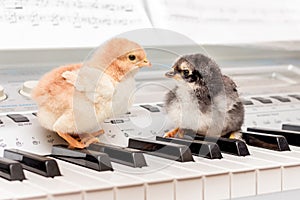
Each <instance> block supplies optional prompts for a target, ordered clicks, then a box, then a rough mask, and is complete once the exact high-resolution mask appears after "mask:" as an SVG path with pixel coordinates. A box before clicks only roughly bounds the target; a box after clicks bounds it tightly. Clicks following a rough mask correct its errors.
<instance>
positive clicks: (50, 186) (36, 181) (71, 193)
mask: <svg viewBox="0 0 300 200" xmlns="http://www.w3.org/2000/svg"><path fill="white" fill-rule="evenodd" d="M24 173H25V176H26V177H27V179H28V182H29V183H30V184H31V185H33V186H35V187H37V188H39V190H41V191H44V192H46V193H47V194H48V195H49V196H50V197H51V198H53V199H55V200H68V199H72V200H73V199H74V200H82V198H83V195H82V193H81V189H80V188H79V186H78V185H76V184H75V183H74V184H71V183H67V182H66V181H63V179H64V177H63V176H56V177H54V178H47V177H43V176H41V175H38V174H34V173H32V172H29V171H26V170H25V171H24Z"/></svg>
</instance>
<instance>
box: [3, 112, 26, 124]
mask: <svg viewBox="0 0 300 200" xmlns="http://www.w3.org/2000/svg"><path fill="white" fill-rule="evenodd" d="M6 116H7V117H9V118H11V119H12V120H13V121H14V122H17V123H19V122H29V119H28V118H27V117H25V116H24V115H20V114H10V115H6Z"/></svg>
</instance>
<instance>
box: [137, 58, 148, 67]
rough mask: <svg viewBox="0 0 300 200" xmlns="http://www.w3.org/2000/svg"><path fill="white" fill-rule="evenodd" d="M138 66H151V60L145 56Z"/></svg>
mask: <svg viewBox="0 0 300 200" xmlns="http://www.w3.org/2000/svg"><path fill="white" fill-rule="evenodd" d="M138 66H139V67H144V66H148V67H151V62H149V60H148V59H147V58H145V59H144V60H143V61H142V62H140V63H139V64H138Z"/></svg>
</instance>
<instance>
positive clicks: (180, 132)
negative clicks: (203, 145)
mask: <svg viewBox="0 0 300 200" xmlns="http://www.w3.org/2000/svg"><path fill="white" fill-rule="evenodd" d="M176 135H178V137H179V138H183V136H184V131H183V130H182V129H180V128H179V127H177V128H175V129H173V130H171V131H169V132H167V133H165V134H164V137H166V138H168V137H175V136H176Z"/></svg>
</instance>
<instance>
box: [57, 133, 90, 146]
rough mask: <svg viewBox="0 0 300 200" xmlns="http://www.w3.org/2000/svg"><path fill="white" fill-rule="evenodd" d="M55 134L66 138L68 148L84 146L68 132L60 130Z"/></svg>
mask: <svg viewBox="0 0 300 200" xmlns="http://www.w3.org/2000/svg"><path fill="white" fill-rule="evenodd" d="M57 134H58V135H59V136H60V137H62V138H63V139H64V140H66V142H68V144H69V148H79V149H83V148H85V144H84V143H82V142H81V141H79V140H78V139H75V138H74V137H72V135H70V134H68V133H61V132H57Z"/></svg>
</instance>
